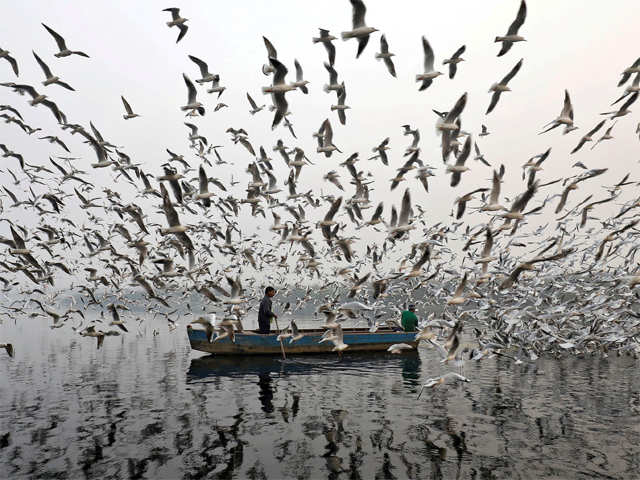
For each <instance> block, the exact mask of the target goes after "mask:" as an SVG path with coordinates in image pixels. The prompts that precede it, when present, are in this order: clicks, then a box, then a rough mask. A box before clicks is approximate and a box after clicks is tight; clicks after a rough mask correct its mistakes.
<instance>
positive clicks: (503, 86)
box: [485, 58, 523, 115]
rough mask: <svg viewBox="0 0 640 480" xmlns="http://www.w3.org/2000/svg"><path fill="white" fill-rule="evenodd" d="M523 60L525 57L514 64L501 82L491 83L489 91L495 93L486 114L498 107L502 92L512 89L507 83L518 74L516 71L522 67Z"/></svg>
mask: <svg viewBox="0 0 640 480" xmlns="http://www.w3.org/2000/svg"><path fill="white" fill-rule="evenodd" d="M522 61H523V59H522V58H521V59H520V61H519V62H518V63H516V64H515V65H514V67H513V68H512V69H511V71H510V72H509V73H507V75H506V76H505V77H504V78H503V79H502V80H501V81H500V82H499V83H494V84H493V85H491V88H490V89H489V92H493V95H492V96H491V102H490V103H489V108H487V113H486V114H485V115H489V114H490V113H491V112H492V111H493V109H494V108H496V105H497V104H498V100H500V94H502V92H510V91H511V89H510V88H509V87H508V86H507V84H508V83H509V82H510V81H511V79H512V78H513V77H514V76H515V75H516V73H518V71H519V70H520V67H522Z"/></svg>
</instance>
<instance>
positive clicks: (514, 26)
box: [507, 0, 527, 35]
mask: <svg viewBox="0 0 640 480" xmlns="http://www.w3.org/2000/svg"><path fill="white" fill-rule="evenodd" d="M525 18H527V4H526V3H525V0H522V3H520V8H519V9H518V14H517V15H516V19H515V20H514V21H513V23H511V25H510V26H509V30H507V35H515V34H517V33H518V30H519V29H520V27H521V26H522V24H523V23H524V20H525Z"/></svg>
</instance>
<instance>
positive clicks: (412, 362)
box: [401, 352, 421, 392]
mask: <svg viewBox="0 0 640 480" xmlns="http://www.w3.org/2000/svg"><path fill="white" fill-rule="evenodd" d="M401 361H402V378H403V380H404V384H405V385H407V386H410V387H411V392H415V391H417V388H418V383H419V380H420V372H419V370H420V363H421V362H420V355H418V352H407V353H406V354H404V355H403V356H402V358H401Z"/></svg>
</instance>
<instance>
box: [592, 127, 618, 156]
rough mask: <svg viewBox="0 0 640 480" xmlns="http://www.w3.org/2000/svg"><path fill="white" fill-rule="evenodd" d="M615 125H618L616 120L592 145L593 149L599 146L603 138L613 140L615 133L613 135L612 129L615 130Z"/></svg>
mask: <svg viewBox="0 0 640 480" xmlns="http://www.w3.org/2000/svg"><path fill="white" fill-rule="evenodd" d="M615 126H616V122H613V125H611V126H610V127H609V128H607V130H606V131H605V132H604V135H602V136H601V137H600V138H599V139H598V141H597V142H595V143H594V144H593V146H592V147H591V150H593V149H594V148H596V147H597V146H598V144H599V143H600V142H602V141H603V140H611V139H612V138H613V135H611V131H612V130H613V127H615Z"/></svg>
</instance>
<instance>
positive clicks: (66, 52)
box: [42, 23, 89, 73]
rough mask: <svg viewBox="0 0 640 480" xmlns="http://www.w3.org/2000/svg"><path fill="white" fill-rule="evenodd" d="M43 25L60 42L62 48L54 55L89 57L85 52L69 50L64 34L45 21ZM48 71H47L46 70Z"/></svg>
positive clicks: (59, 46)
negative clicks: (50, 26)
mask: <svg viewBox="0 0 640 480" xmlns="http://www.w3.org/2000/svg"><path fill="white" fill-rule="evenodd" d="M42 26H43V27H44V28H45V29H46V30H47V32H49V33H50V34H51V36H52V37H53V38H54V39H55V41H56V43H57V44H58V49H59V50H60V51H59V52H58V53H55V54H54V57H58V58H61V57H68V56H69V55H74V54H75V55H80V56H81V57H87V58H89V55H87V54H86V53H84V52H80V51H75V50H73V51H72V50H69V49H68V48H67V45H66V43H65V41H64V38H62V36H60V34H59V33H57V32H56V31H54V30H52V29H51V28H49V27H47V26H46V25H45V24H44V23H43V24H42ZM45 73H46V72H45Z"/></svg>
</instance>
